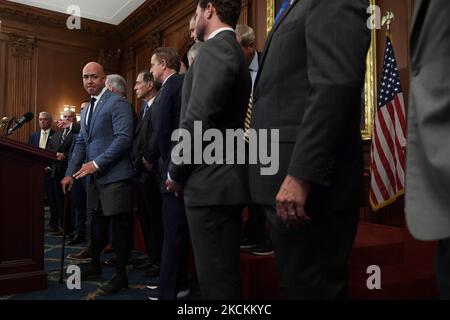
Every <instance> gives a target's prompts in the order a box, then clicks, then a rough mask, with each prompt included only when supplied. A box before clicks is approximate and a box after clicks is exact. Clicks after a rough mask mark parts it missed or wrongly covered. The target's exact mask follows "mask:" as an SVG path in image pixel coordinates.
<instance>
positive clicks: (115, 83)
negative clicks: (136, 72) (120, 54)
mask: <svg viewBox="0 0 450 320" xmlns="http://www.w3.org/2000/svg"><path fill="white" fill-rule="evenodd" d="M105 84H106V86H109V87H111V88H114V89H116V91H117V92H118V93H120V94H121V95H122V96H124V97H125V95H126V93H127V81H126V80H125V78H124V77H122V76H121V75H120V74H109V75H107V76H106V82H105Z"/></svg>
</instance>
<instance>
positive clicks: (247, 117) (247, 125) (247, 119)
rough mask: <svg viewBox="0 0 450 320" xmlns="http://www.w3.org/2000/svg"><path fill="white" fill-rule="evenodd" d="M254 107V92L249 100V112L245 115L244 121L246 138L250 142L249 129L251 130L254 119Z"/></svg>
mask: <svg viewBox="0 0 450 320" xmlns="http://www.w3.org/2000/svg"><path fill="white" fill-rule="evenodd" d="M252 109H253V93H252V94H251V95H250V99H249V100H248V107H247V114H246V115H245V123H244V140H245V142H247V143H248V141H249V138H248V131H249V130H250V123H251V120H252Z"/></svg>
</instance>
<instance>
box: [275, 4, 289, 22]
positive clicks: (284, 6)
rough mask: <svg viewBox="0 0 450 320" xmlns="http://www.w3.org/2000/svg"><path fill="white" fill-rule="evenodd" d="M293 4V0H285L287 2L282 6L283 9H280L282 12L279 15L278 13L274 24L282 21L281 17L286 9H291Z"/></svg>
mask: <svg viewBox="0 0 450 320" xmlns="http://www.w3.org/2000/svg"><path fill="white" fill-rule="evenodd" d="M291 3H292V1H291V0H285V1H284V2H283V4H282V5H281V8H280V11H278V13H277V15H276V17H275V22H274V23H277V22H278V20H279V19H280V17H281V15H282V14H283V12H284V11H286V9H287V8H288V7H289V5H290V4H291Z"/></svg>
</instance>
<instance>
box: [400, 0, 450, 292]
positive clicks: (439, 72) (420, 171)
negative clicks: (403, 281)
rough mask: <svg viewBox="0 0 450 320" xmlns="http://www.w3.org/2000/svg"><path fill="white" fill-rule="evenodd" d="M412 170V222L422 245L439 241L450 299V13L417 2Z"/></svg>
mask: <svg viewBox="0 0 450 320" xmlns="http://www.w3.org/2000/svg"><path fill="white" fill-rule="evenodd" d="M414 11H415V12H414V18H413V24H412V31H411V81H410V90H409V92H410V103H409V110H408V149H407V164H406V195H405V211H406V221H407V223H408V227H409V230H410V231H411V233H412V235H413V236H414V237H416V238H417V239H419V240H425V241H429V240H439V243H438V247H437V251H436V259H435V269H436V279H437V283H438V290H439V295H440V298H441V299H445V300H448V299H450V211H449V207H450V201H449V199H450V198H449V193H448V190H450V176H449V172H450V164H449V161H448V159H449V158H450V146H449V144H448V143H447V142H446V141H447V140H448V138H449V136H450V122H449V121H448V119H449V118H448V117H449V114H450V88H449V83H450V74H449V72H448V68H447V66H448V65H449V63H450V39H449V36H450V22H449V19H448V17H449V15H450V7H449V5H448V2H446V1H444V0H434V1H423V0H421V1H418V0H416V1H415V5H414Z"/></svg>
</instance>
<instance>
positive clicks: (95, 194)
mask: <svg viewBox="0 0 450 320" xmlns="http://www.w3.org/2000/svg"><path fill="white" fill-rule="evenodd" d="M131 192H132V185H131V181H121V182H116V183H111V184H108V185H100V184H97V183H90V184H89V185H88V188H87V198H88V202H87V203H88V205H87V207H88V212H89V213H90V214H91V216H92V220H91V245H92V264H93V265H94V266H95V267H97V268H99V267H100V266H101V264H100V255H101V252H102V250H103V249H104V248H105V246H106V245H107V244H108V229H109V225H110V222H111V225H112V244H113V247H114V251H115V253H116V256H117V260H118V263H117V274H118V275H119V276H126V265H127V263H128V259H129V258H130V253H131V249H132V245H133V216H132V214H131V210H130V209H131ZM127 208H128V209H127Z"/></svg>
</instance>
